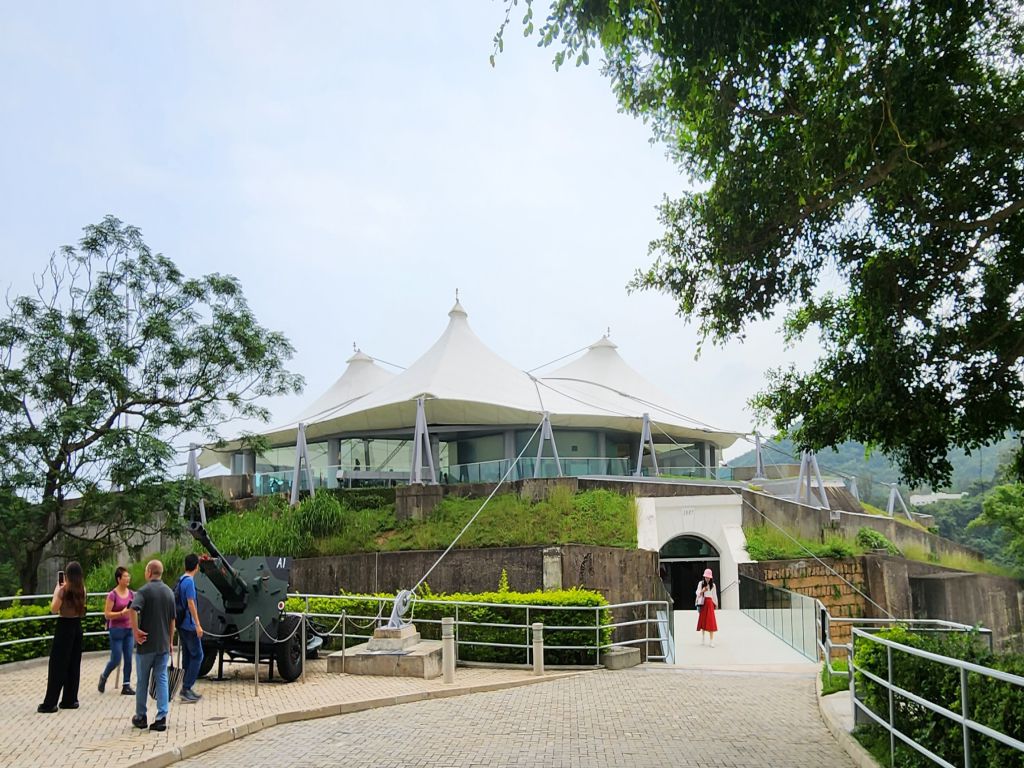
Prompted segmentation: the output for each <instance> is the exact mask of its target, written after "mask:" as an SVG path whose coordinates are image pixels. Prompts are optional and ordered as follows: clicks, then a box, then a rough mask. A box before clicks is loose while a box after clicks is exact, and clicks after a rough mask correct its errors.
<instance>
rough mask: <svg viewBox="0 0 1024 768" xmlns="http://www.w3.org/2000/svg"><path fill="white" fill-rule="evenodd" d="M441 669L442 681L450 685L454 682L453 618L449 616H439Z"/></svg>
mask: <svg viewBox="0 0 1024 768" xmlns="http://www.w3.org/2000/svg"><path fill="white" fill-rule="evenodd" d="M441 669H442V671H443V673H444V682H445V684H446V685H451V684H452V683H454V682H455V619H453V618H452V617H451V616H444V617H442V618H441Z"/></svg>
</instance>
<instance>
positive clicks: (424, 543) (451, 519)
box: [382, 489, 636, 550]
mask: <svg viewBox="0 0 1024 768" xmlns="http://www.w3.org/2000/svg"><path fill="white" fill-rule="evenodd" d="M481 503H482V502H481V500H479V499H461V498H456V497H453V496H449V497H447V498H445V499H444V501H442V502H441V503H440V504H439V505H438V506H437V508H436V509H434V510H433V511H432V512H431V513H430V514H429V515H428V516H427V518H426V519H425V520H423V521H419V522H417V521H406V522H404V523H403V524H402V525H400V526H399V528H398V530H397V531H396V532H395V534H394V535H393V536H391V537H389V538H387V539H386V541H385V542H384V544H383V547H382V548H383V549H388V550H399V549H443V548H444V547H446V546H448V544H449V543H450V542H451V541H452V539H454V538H455V536H456V535H457V534H458V532H459V531H460V530H462V527H463V526H464V525H465V524H466V522H467V521H468V520H469V518H470V517H472V516H473V514H474V513H475V512H476V511H477V509H478V508H479V507H480V504H481ZM528 544H595V545H601V546H609V547H635V546H636V511H635V504H634V501H633V499H632V498H629V497H625V496H620V495H619V494H616V493H612V492H611V491H604V490H595V491H585V492H583V493H579V494H576V495H575V496H574V495H573V494H572V493H571V492H570V491H568V490H567V489H555V490H554V491H553V492H552V493H551V495H550V497H549V498H548V499H547V500H544V501H538V502H536V503H533V504H531V503H530V502H528V501H525V500H523V499H521V498H519V496H517V495H515V494H505V495H501V496H495V497H494V498H493V499H492V500H491V502H490V504H488V506H487V508H486V509H485V510H484V512H483V513H482V514H481V515H480V517H478V518H477V520H476V522H475V523H474V524H473V525H472V526H471V527H470V528H469V530H468V531H466V534H465V535H464V536H463V537H462V538H461V539H460V540H459V544H458V546H460V547H507V546H520V545H528Z"/></svg>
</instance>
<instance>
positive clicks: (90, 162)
mask: <svg viewBox="0 0 1024 768" xmlns="http://www.w3.org/2000/svg"><path fill="white" fill-rule="evenodd" d="M503 17H504V10H503V5H502V4H501V3H496V2H486V1H484V0H477V1H476V2H468V1H467V0H463V1H462V2H456V1H455V0H436V1H432V2H430V3H422V2H420V3H412V2H404V1H399V2H394V3H388V4H375V3H354V2H341V3H338V2H325V3H317V2H295V3H287V4H286V3H264V2H246V3H244V4H243V3H224V2H203V3H199V2H182V3H163V4H156V3H116V2H109V3H102V4H93V3H77V2H63V3H61V2H51V3H5V4H3V5H0V112H2V114H3V115H4V116H5V119H4V120H3V121H0V179H2V183H3V190H4V194H3V205H2V206H0V265H2V268H3V273H2V276H0V286H2V287H3V288H4V289H9V290H11V291H13V292H15V293H21V292H25V291H27V290H29V289H30V288H31V278H32V275H33V274H34V273H37V272H39V271H41V270H42V268H43V266H44V265H45V263H46V260H47V258H48V257H49V255H50V254H51V253H52V252H53V251H54V250H56V249H57V248H59V247H60V246H62V245H65V244H74V243H76V242H77V240H78V239H79V238H80V236H81V230H82V227H84V226H85V225H87V224H90V223H96V222H98V221H100V220H101V219H102V217H103V216H104V215H106V214H113V215H115V216H117V217H118V218H120V219H121V220H123V221H125V222H127V223H130V224H133V225H135V226H137V227H139V228H140V229H141V230H142V232H143V234H144V236H145V239H146V241H147V243H148V244H149V245H150V247H151V248H153V249H154V250H156V251H160V252H162V253H164V254H165V255H167V256H169V257H170V258H171V259H173V260H174V261H175V262H176V263H177V264H178V266H179V267H180V268H181V269H182V270H183V271H184V272H185V273H186V274H192V275H198V274H205V273H210V272H219V273H227V274H232V275H235V276H236V277H237V278H239V280H240V281H241V283H242V286H243V289H244V292H245V295H246V297H247V299H248V301H249V304H250V306H251V307H252V309H253V311H254V313H255V314H256V317H257V318H258V319H259V321H260V322H261V324H263V325H264V326H266V327H268V328H272V329H274V330H278V331H282V332H283V333H284V334H285V335H286V336H287V337H288V338H289V339H290V340H291V341H292V343H293V345H294V346H295V348H296V354H295V356H294V358H293V359H292V360H291V363H290V369H291V370H293V371H295V372H298V373H301V374H302V375H303V376H304V377H305V379H306V389H305V392H304V393H303V395H301V396H297V397H282V398H275V399H273V400H270V401H268V402H267V403H266V405H267V406H268V407H269V408H270V409H271V410H272V412H273V421H275V422H282V421H286V420H290V419H292V418H293V417H294V416H295V415H296V414H297V413H298V412H299V411H300V410H302V406H303V405H304V404H305V403H308V402H311V401H312V400H313V399H315V398H316V397H317V396H319V395H320V394H321V392H323V391H324V390H325V389H327V387H329V386H330V384H331V383H332V382H333V381H334V380H335V379H336V378H337V377H338V376H339V375H340V374H341V372H342V371H343V370H344V367H345V362H344V361H345V360H346V358H347V357H348V356H349V355H350V354H351V351H352V345H353V343H356V344H358V345H359V347H360V348H361V349H363V350H364V351H365V352H367V353H368V354H370V355H372V356H374V357H378V358H381V359H383V360H387V361H391V362H394V363H398V364H401V365H409V364H410V363H412V362H413V361H414V360H415V359H416V358H417V357H418V356H419V355H420V354H422V353H423V352H425V351H426V350H427V348H428V347H429V346H430V345H431V344H432V343H433V342H434V340H435V339H436V338H437V337H438V336H439V335H440V334H441V333H442V331H443V330H444V328H445V326H446V324H447V321H448V318H447V312H448V310H449V309H450V308H451V306H452V304H453V302H454V298H455V291H456V289H458V290H459V297H460V300H461V302H462V304H463V305H464V307H465V308H466V310H467V312H468V313H469V321H470V324H471V326H472V327H473V329H474V330H475V332H476V333H477V335H478V336H480V338H481V339H482V340H483V341H484V342H485V343H486V344H488V345H489V346H490V347H491V348H492V349H493V350H495V351H496V352H497V353H498V354H500V355H501V356H502V357H504V358H505V359H506V360H508V361H509V362H511V363H513V364H514V365H517V366H519V367H521V368H523V369H526V370H528V369H533V368H535V367H537V366H539V365H541V364H543V363H546V362H548V361H550V360H554V359H556V358H559V357H561V356H563V355H566V354H567V353H569V352H572V351H573V350H577V349H580V348H581V347H584V346H586V345H587V344H589V343H592V342H594V341H596V340H597V339H598V338H599V337H600V336H601V335H602V334H603V333H604V332H605V330H606V328H610V329H611V338H612V340H613V341H614V342H615V343H616V344H618V346H619V352H620V354H621V355H622V356H623V358H625V360H626V361H627V362H628V363H629V364H631V365H632V366H633V367H634V368H636V369H637V370H639V371H640V372H641V373H642V374H644V375H645V376H646V377H647V378H648V379H649V380H650V381H652V382H654V383H655V384H657V385H658V386H660V387H661V388H662V389H664V390H666V391H668V392H669V393H671V394H672V395H673V396H674V398H675V401H676V402H677V403H681V404H683V405H684V406H685V407H686V411H685V412H686V414H687V415H688V416H691V417H693V418H695V419H699V420H701V421H703V422H705V423H707V424H709V425H712V426H714V427H716V428H719V429H728V430H737V431H747V430H750V429H752V428H753V425H754V422H753V416H752V414H751V413H750V411H749V409H748V408H747V405H746V404H747V401H748V399H749V398H750V397H751V395H753V394H754V393H755V392H756V391H757V390H758V389H759V387H760V386H761V385H762V383H763V374H764V371H765V370H766V369H768V368H771V367H775V366H779V365H784V364H787V363H789V362H796V363H797V364H798V365H807V364H809V362H810V361H811V360H813V356H814V349H813V345H812V344H810V343H805V344H803V345H801V346H798V347H796V348H786V347H785V346H784V345H783V343H782V340H781V337H780V335H779V334H778V332H777V331H778V321H777V320H775V321H768V322H763V323H757V324H754V325H752V326H751V327H750V329H749V332H748V334H747V338H746V341H745V342H743V343H740V342H738V341H735V342H730V343H729V344H727V345H725V346H722V347H717V348H716V347H712V346H710V344H706V345H704V348H703V350H702V353H701V356H700V358H699V359H695V354H696V352H697V346H698V334H697V330H696V328H695V326H694V325H692V324H688V323H687V322H685V321H684V320H683V319H681V318H680V317H678V316H677V315H676V313H675V304H674V302H673V301H672V299H671V298H670V297H668V296H665V295H662V294H658V293H651V292H644V293H633V294H630V293H628V292H627V289H626V286H627V283H628V282H629V281H630V279H631V278H632V276H633V275H634V273H635V272H636V270H638V269H642V268H646V267H647V266H649V265H650V263H651V260H652V259H651V257H649V256H648V253H647V244H648V242H649V241H650V240H652V239H654V238H655V237H657V236H658V235H659V233H660V228H659V224H658V221H657V211H656V207H657V205H658V203H659V202H660V201H661V200H662V198H663V197H664V196H665V195H670V196H672V195H677V194H679V193H680V192H682V191H684V190H686V189H688V188H689V186H688V182H687V180H686V178H685V177H684V176H682V175H681V174H680V173H679V171H678V169H677V168H676V167H675V166H674V165H673V163H672V162H671V161H670V160H669V159H668V158H667V157H666V154H665V150H664V147H662V146H658V145H652V144H651V142H650V141H649V138H650V132H649V130H648V128H647V127H646V126H644V125H643V123H642V122H641V121H639V120H637V119H635V118H632V117H630V116H628V115H624V114H620V113H619V112H618V110H617V104H616V102H615V99H614V96H613V94H612V91H611V88H610V85H609V82H608V81H607V80H606V79H605V78H603V77H602V76H601V74H600V70H599V67H598V66H597V62H596V60H595V59H596V57H595V58H592V61H593V62H594V63H593V64H592V65H591V66H589V67H581V68H579V69H577V68H574V67H572V66H568V67H564V68H563V69H562V70H561V71H558V72H556V71H555V69H554V66H553V65H552V63H551V60H552V57H553V55H554V50H553V49H540V48H537V47H536V43H535V41H534V40H528V39H524V38H522V37H521V36H520V35H519V34H518V32H517V30H516V29H514V28H513V29H511V30H510V32H509V33H508V34H506V44H505V51H504V53H502V54H501V55H499V56H498V57H497V62H496V64H497V65H496V66H495V67H493V68H492V67H491V65H490V63H489V61H488V57H489V55H490V54H491V52H492V38H493V36H494V33H495V32H496V30H497V29H498V26H499V25H500V23H501V21H502V19H503ZM227 436H230V435H227ZM748 447H749V446H748V445H747V444H745V443H742V442H741V443H738V444H737V445H736V446H735V447H734V449H733V450H731V451H727V452H726V454H725V455H726V457H727V458H728V457H729V456H731V455H737V454H739V453H742V452H744V451H745V450H747V448H748Z"/></svg>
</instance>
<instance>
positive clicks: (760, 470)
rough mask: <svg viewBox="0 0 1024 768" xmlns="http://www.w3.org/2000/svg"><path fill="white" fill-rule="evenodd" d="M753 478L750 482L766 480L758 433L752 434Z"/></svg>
mask: <svg viewBox="0 0 1024 768" xmlns="http://www.w3.org/2000/svg"><path fill="white" fill-rule="evenodd" d="M754 457H755V463H754V476H753V477H752V478H750V479H751V480H767V479H768V477H767V475H765V473H764V453H763V451H762V449H761V435H760V433H758V432H755V433H754Z"/></svg>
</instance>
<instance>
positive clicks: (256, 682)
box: [252, 616, 260, 696]
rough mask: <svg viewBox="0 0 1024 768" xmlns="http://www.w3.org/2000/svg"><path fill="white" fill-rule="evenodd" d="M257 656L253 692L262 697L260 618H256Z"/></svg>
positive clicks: (254, 662)
mask: <svg viewBox="0 0 1024 768" xmlns="http://www.w3.org/2000/svg"><path fill="white" fill-rule="evenodd" d="M255 626H256V655H255V658H254V659H253V676H252V679H253V681H254V682H253V692H254V693H255V695H256V696H259V695H260V617H259V616H257V617H256V622H255Z"/></svg>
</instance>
